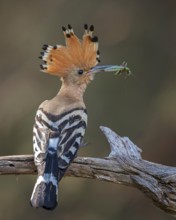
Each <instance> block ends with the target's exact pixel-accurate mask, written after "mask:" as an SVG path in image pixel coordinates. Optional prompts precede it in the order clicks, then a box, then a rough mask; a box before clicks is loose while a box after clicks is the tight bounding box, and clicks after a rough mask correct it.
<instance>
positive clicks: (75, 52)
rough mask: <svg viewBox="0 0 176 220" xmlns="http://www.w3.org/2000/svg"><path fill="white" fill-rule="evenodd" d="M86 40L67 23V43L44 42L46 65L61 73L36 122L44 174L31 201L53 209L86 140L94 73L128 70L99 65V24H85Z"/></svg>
mask: <svg viewBox="0 0 176 220" xmlns="http://www.w3.org/2000/svg"><path fill="white" fill-rule="evenodd" d="M84 29H85V33H84V35H83V38H82V40H79V39H78V37H77V36H76V35H75V34H74V31H73V29H72V27H71V25H68V28H67V29H66V28H65V27H62V30H63V33H64V36H65V41H66V46H61V45H56V46H49V45H44V46H43V50H44V52H41V55H42V56H41V57H40V58H41V59H42V60H43V61H44V64H42V65H41V71H42V72H45V73H49V74H52V75H55V76H59V77H60V79H61V82H62V85H61V88H60V90H59V92H58V94H57V95H56V96H55V97H54V98H52V99H51V100H46V101H44V102H43V103H42V104H41V105H40V106H39V108H38V110H37V113H36V117H35V124H34V127H33V150H34V162H35V165H36V167H37V171H38V177H37V181H36V184H35V186H34V189H33V193H32V196H31V200H30V203H31V205H32V206H33V207H35V208H39V207H42V208H44V209H49V210H52V209H54V208H55V207H56V206H57V197H58V183H59V181H60V180H61V179H62V177H63V176H64V174H65V172H66V170H67V168H68V167H69V165H70V163H71V162H72V161H73V159H74V158H75V156H76V154H77V151H78V149H79V148H80V146H81V145H82V143H83V137H84V133H85V129H86V126H87V111H86V106H85V104H84V101H83V94H84V92H85V89H86V87H87V85H88V84H89V82H90V81H91V80H93V78H94V74H95V73H96V72H101V71H107V72H108V71H118V72H121V71H124V70H127V67H126V66H111V65H108V66H96V65H97V64H98V62H100V60H99V54H100V53H99V50H98V37H96V36H93V31H94V26H93V25H91V26H90V27H88V25H85V26H84Z"/></svg>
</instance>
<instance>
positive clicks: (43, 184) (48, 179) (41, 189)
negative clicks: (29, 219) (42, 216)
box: [30, 153, 59, 210]
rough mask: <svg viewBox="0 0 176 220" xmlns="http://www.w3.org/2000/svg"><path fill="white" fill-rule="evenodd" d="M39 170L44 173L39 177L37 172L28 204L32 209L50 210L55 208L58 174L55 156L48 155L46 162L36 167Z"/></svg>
mask: <svg viewBox="0 0 176 220" xmlns="http://www.w3.org/2000/svg"><path fill="white" fill-rule="evenodd" d="M43 166H44V167H43ZM39 170H44V173H43V174H42V175H40V172H39V176H38V178H37V181H36V184H35V186H34V190H33V193H32V196H31V200H30V203H31V205H32V207H34V208H40V207H42V208H44V209H48V210H52V209H54V208H55V207H56V206H57V194H58V173H59V170H58V159H57V155H56V154H50V153H48V155H47V157H46V162H45V163H43V164H42V165H41V166H40V167H38V171H39Z"/></svg>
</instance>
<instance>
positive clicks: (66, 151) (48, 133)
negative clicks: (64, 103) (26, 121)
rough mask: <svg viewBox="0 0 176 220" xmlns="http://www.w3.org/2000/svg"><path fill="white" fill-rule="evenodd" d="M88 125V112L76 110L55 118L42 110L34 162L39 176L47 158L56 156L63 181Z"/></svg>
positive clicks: (35, 143) (36, 122) (34, 144)
mask: <svg viewBox="0 0 176 220" xmlns="http://www.w3.org/2000/svg"><path fill="white" fill-rule="evenodd" d="M86 125H87V113H86V110H85V109H83V108H75V109H72V110H71V111H68V112H65V113H63V114H61V115H52V114H49V113H47V112H45V111H44V110H43V109H41V108H40V109H39V110H38V111H37V114H36V121H35V125H34V132H33V133H34V135H33V146H34V161H35V164H36V165H37V166H38V171H39V173H40V174H42V173H43V172H45V171H46V168H43V167H42V164H45V161H46V158H47V157H50V156H52V155H55V154H57V157H58V167H59V172H60V174H59V179H61V178H62V176H63V175H64V173H65V171H66V169H67V168H68V166H69V164H70V163H71V162H72V160H73V159H74V157H75V156H76V153H77V151H78V149H79V146H80V144H81V141H82V138H83V136H84V133H85V128H86Z"/></svg>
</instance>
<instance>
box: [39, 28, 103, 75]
mask: <svg viewBox="0 0 176 220" xmlns="http://www.w3.org/2000/svg"><path fill="white" fill-rule="evenodd" d="M84 28H85V33H84V35H83V39H82V40H79V39H78V37H77V36H76V35H75V34H74V32H73V29H72V27H71V25H68V29H66V28H65V27H62V30H63V32H64V36H65V41H66V46H61V45H56V46H49V45H43V50H44V52H41V55H42V56H41V57H40V58H41V59H42V60H43V61H44V62H45V64H42V65H41V70H42V71H43V72H46V73H49V74H52V75H58V76H61V77H64V76H65V75H67V74H68V73H69V72H70V71H72V70H73V69H74V68H77V69H83V70H89V69H91V68H92V67H94V66H96V65H97V64H98V62H100V60H99V51H98V38H97V37H96V36H92V34H93V31H94V26H93V25H91V26H90V28H89V29H88V26H87V25H85V26H84Z"/></svg>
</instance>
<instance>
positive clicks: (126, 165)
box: [0, 127, 176, 215]
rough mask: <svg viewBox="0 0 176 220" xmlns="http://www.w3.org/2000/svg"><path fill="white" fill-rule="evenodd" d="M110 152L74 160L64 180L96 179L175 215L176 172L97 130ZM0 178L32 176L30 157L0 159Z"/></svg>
mask: <svg viewBox="0 0 176 220" xmlns="http://www.w3.org/2000/svg"><path fill="white" fill-rule="evenodd" d="M101 130H102V132H103V133H104V134H105V136H106V138H107V140H108V142H109V145H110V148H111V152H110V155H109V156H108V157H107V158H104V159H100V158H90V157H78V158H76V159H75V160H74V161H73V163H72V164H71V166H70V167H69V169H68V171H67V173H66V176H75V177H84V178H91V179H98V180H102V181H108V182H113V183H117V184H123V185H128V186H133V187H136V188H138V189H139V190H141V191H142V192H144V194H145V195H146V196H148V197H149V198H150V199H151V200H152V201H153V202H154V204H155V205H157V206H158V207H160V208H161V209H163V210H164V211H165V212H168V213H170V214H173V215H176V168H175V167H169V166H164V165H161V164H156V163H152V162H149V161H146V160H143V159H142V157H141V149H140V148H138V147H137V146H136V145H135V144H133V143H132V142H131V141H130V140H129V138H127V137H120V136H119V135H117V134H116V133H115V132H113V131H112V130H111V129H109V128H107V127H101ZM0 174H1V175H5V174H36V168H35V166H34V163H33V156H32V155H20V156H2V157H0Z"/></svg>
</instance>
